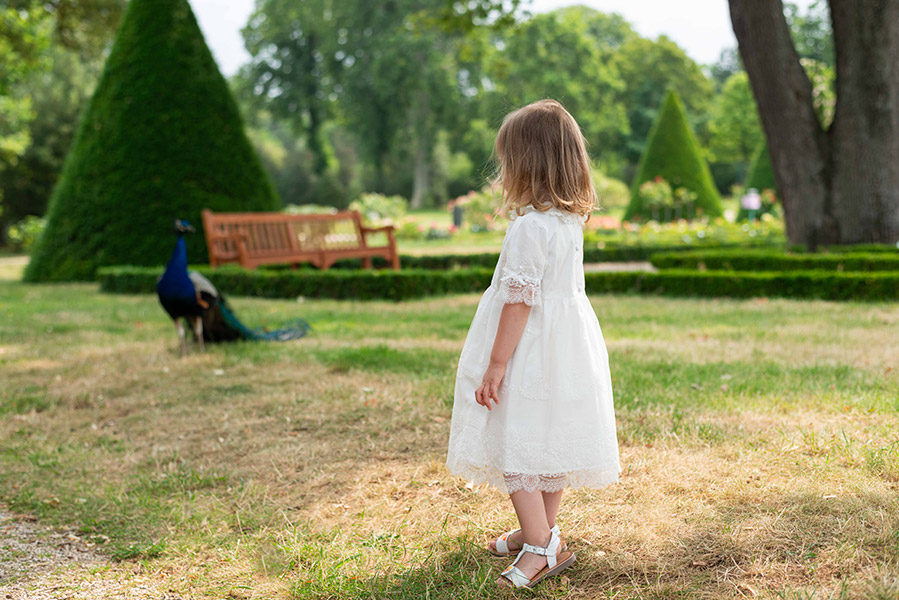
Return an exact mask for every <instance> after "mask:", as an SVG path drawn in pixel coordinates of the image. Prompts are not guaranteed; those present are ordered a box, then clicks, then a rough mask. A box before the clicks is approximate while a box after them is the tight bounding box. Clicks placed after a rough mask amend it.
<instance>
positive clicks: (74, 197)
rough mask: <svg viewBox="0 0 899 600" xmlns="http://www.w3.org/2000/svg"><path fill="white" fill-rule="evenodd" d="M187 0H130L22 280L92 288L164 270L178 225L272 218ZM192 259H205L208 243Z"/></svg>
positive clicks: (272, 202)
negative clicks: (121, 271)
mask: <svg viewBox="0 0 899 600" xmlns="http://www.w3.org/2000/svg"><path fill="white" fill-rule="evenodd" d="M278 207H279V200H278V198H277V196H276V194H275V191H274V188H273V187H272V184H271V182H270V180H269V178H268V176H267V175H266V174H265V172H264V171H263V169H262V166H261V164H260V161H259V158H258V157H257V156H256V154H255V153H254V152H253V150H252V148H251V146H250V143H249V141H248V140H247V137H246V134H245V132H244V126H243V122H242V120H241V117H240V114H239V112H238V108H237V105H236V103H235V102H234V99H233V98H232V96H231V93H230V91H229V89H228V85H227V83H226V82H225V80H224V78H223V77H222V76H221V74H220V73H219V71H218V68H217V66H216V64H215V61H214V60H213V58H212V55H211V54H210V52H209V49H208V48H207V46H206V43H205V41H204V40H203V36H202V34H201V33H200V29H199V27H198V26H197V22H196V19H195V18H194V15H193V13H192V12H191V9H190V6H189V4H188V2H187V0H131V2H129V3H128V8H127V11H126V13H125V17H124V20H123V22H122V25H121V28H120V29H119V32H118V35H117V36H116V40H115V43H114V44H113V46H112V50H111V52H110V55H109V58H108V59H107V61H106V65H105V67H104V71H103V75H102V77H101V78H100V81H99V83H98V84H97V89H96V91H95V92H94V95H93V98H92V99H91V101H90V103H89V104H88V107H87V109H86V110H85V113H84V115H83V116H82V119H81V122H80V124H79V128H78V132H77V134H76V136H75V140H74V141H73V143H72V147H71V150H70V152H69V154H68V156H67V158H66V161H65V166H64V167H63V171H62V174H61V176H60V179H59V182H58V184H57V186H56V189H55V190H54V193H53V197H52V199H51V202H50V207H49V210H48V215H47V217H48V219H47V227H46V230H45V232H44V235H43V236H41V238H40V240H39V241H38V243H37V244H36V246H35V248H34V251H33V252H32V256H31V261H30V263H29V265H28V268H27V269H26V272H25V278H26V279H27V280H29V281H56V280H74V279H92V278H93V277H94V274H95V271H96V269H97V267H98V266H102V265H111V264H123V263H127V264H146V265H153V264H159V263H161V262H164V261H165V260H166V259H167V258H168V256H169V254H170V253H171V250H172V243H173V239H174V238H173V235H172V224H173V222H174V220H175V218H176V217H177V218H183V219H188V220H190V221H191V222H193V223H194V224H195V225H197V226H199V224H200V212H201V211H202V209H204V208H209V209H212V210H214V211H265V210H276V209H277V208H278ZM187 243H188V254H189V255H190V256H191V257H193V258H194V259H195V260H198V261H204V260H206V257H207V250H206V244H205V241H204V239H203V236H193V238H192V239H189V240H188V242H187Z"/></svg>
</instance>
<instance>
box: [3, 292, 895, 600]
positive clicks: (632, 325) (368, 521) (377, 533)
mask: <svg viewBox="0 0 899 600" xmlns="http://www.w3.org/2000/svg"><path fill="white" fill-rule="evenodd" d="M476 302H477V298H476V297H474V296H459V297H452V298H445V299H430V300H425V301H420V302H410V303H400V304H391V303H380V302H373V303H353V302H344V303H341V302H330V301H318V302H305V303H301V304H298V303H291V302H283V301H263V300H250V299H237V300H236V301H235V304H236V305H237V308H238V310H239V311H240V313H241V315H242V316H244V318H245V319H246V320H247V321H249V322H251V324H256V323H272V322H276V321H279V320H288V319H291V318H293V317H295V316H302V317H304V318H307V319H308V320H310V322H311V323H312V324H313V327H314V330H313V333H312V334H311V335H310V337H308V338H306V339H304V340H299V341H296V342H291V343H288V344H251V343H240V344H234V345H230V346H221V347H216V348H212V349H210V351H209V352H208V353H207V354H205V355H201V354H196V353H195V354H191V355H190V356H188V357H187V358H186V359H184V360H180V359H178V358H177V352H176V349H177V345H176V340H175V336H174V331H173V328H172V327H171V325H170V324H169V323H168V322H167V320H166V319H165V318H164V315H163V313H162V311H161V309H159V308H158V306H157V305H156V301H155V299H154V298H151V297H127V296H125V297H123V296H104V295H100V294H98V293H96V291H95V288H94V287H93V286H89V285H60V286H24V285H21V284H17V283H0V315H3V316H4V320H3V321H0V369H2V378H3V389H2V391H0V500H2V501H5V502H6V503H7V504H9V505H10V506H11V507H12V508H14V509H16V510H19V511H30V512H33V513H34V514H36V515H38V516H39V518H40V519H41V520H42V521H43V522H46V523H57V524H69V525H74V526H77V527H79V528H80V530H81V532H82V535H83V536H85V537H86V538H88V539H92V540H94V541H95V542H96V543H97V544H98V545H99V547H100V548H105V552H106V553H107V555H108V556H110V557H111V558H112V559H114V560H117V561H123V562H119V563H116V566H115V568H114V569H110V571H109V572H110V573H113V572H115V573H117V574H118V575H116V577H117V578H119V579H121V576H120V574H121V572H122V569H123V568H124V569H126V570H130V572H131V573H133V574H134V575H135V577H137V578H139V579H140V580H141V581H148V580H151V581H153V582H155V583H154V585H156V586H157V587H159V589H167V590H169V591H170V592H171V593H172V594H183V595H185V596H190V597H216V598H218V597H232V598H251V597H252V598H272V597H291V596H293V597H300V598H424V597H430V598H454V599H455V598H480V597H494V596H496V597H503V596H506V595H508V594H506V593H500V592H498V591H497V590H495V589H494V588H493V586H492V579H493V578H494V577H495V575H496V573H497V572H498V570H499V569H500V568H501V567H503V566H505V564H506V562H507V561H503V560H497V559H492V558H489V556H488V555H487V554H486V553H485V552H484V551H483V549H482V546H483V544H484V543H485V542H486V540H487V539H488V538H489V537H491V536H493V535H496V534H497V533H498V532H500V531H503V530H505V529H506V528H508V527H510V526H512V525H513V524H514V522H513V516H512V513H511V511H510V506H509V503H508V500H507V499H506V498H504V497H503V496H501V495H500V494H499V493H497V492H495V491H493V490H490V489H487V488H479V487H475V488H471V487H466V486H465V483H464V482H462V481H459V480H457V479H455V478H453V477H451V476H449V475H448V473H447V472H446V470H445V468H444V467H443V458H444V455H443V452H444V448H445V443H446V437H447V433H448V425H449V414H450V408H451V402H452V398H451V393H452V379H453V375H454V373H453V368H454V364H455V360H456V357H457V354H458V351H459V349H460V348H461V344H462V341H463V340H464V337H465V334H466V331H467V326H468V323H469V322H470V319H471V316H472V314H473V310H474V307H475V305H476ZM594 305H595V307H596V309H597V313H598V315H599V317H600V320H601V322H602V323H603V327H604V331H605V335H606V338H607V342H608V344H609V347H610V350H611V360H612V368H613V376H614V383H615V388H616V393H617V398H616V404H617V415H618V426H619V439H620V442H621V458H622V464H623V467H624V471H623V473H622V477H621V482H620V484H618V485H615V486H612V487H609V488H607V489H605V490H601V491H588V490H580V491H575V492H572V493H569V494H568V495H567V498H566V500H565V502H564V504H563V509H562V514H561V516H560V523H561V526H562V528H563V531H564V532H565V534H566V535H567V536H568V537H569V541H570V543H571V545H572V547H573V549H574V550H575V551H576V552H577V553H578V563H577V565H576V567H575V568H574V569H572V570H571V571H570V572H568V573H567V574H566V575H565V576H563V577H560V578H558V579H556V580H554V581H550V582H548V583H547V584H546V585H544V586H543V587H542V588H541V589H539V590H538V591H537V592H536V593H530V592H529V593H527V594H526V595H529V596H536V597H572V598H678V597H683V598H743V597H769V598H785V599H786V598H790V599H792V598H796V599H805V598H809V599H810V598H874V597H881V598H896V597H899V581H897V577H899V495H897V492H899V435H897V425H899V416H897V414H899V403H897V397H899V382H897V379H896V377H895V375H894V374H893V372H892V369H893V368H894V367H895V366H896V362H897V360H896V359H897V354H899V350H897V343H896V342H895V339H896V336H895V335H894V334H895V333H896V332H895V327H896V324H897V322H899V307H896V306H895V305H888V304H882V305H871V304H833V303H825V302H788V301H771V302H758V301H709V300H670V299H645V298H633V297H610V296H604V297H596V298H595V299H594ZM107 537H108V538H109V540H108V541H106V540H105V538H107ZM41 576H42V574H40V573H35V574H34V577H37V578H40V577H41ZM103 576H104V575H103V572H102V571H100V572H97V573H93V574H92V578H93V580H94V581H96V580H97V578H100V579H102V578H103ZM126 579H127V578H126ZM38 580H39V579H38ZM36 581H37V580H36ZM26 584H27V582H26ZM17 585H25V584H23V583H22V582H19V583H18V584H17ZM160 586H161V587H160Z"/></svg>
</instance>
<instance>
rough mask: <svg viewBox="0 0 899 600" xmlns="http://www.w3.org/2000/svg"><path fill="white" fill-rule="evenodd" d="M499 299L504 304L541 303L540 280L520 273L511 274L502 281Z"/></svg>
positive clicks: (504, 276)
mask: <svg viewBox="0 0 899 600" xmlns="http://www.w3.org/2000/svg"><path fill="white" fill-rule="evenodd" d="M499 297H500V299H501V300H502V301H503V303H504V304H521V303H524V304H527V305H528V306H534V305H535V304H539V303H540V280H539V279H537V278H535V277H528V276H526V275H521V274H519V273H509V274H506V275H503V277H502V279H500V285H499Z"/></svg>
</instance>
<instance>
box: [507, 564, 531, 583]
mask: <svg viewBox="0 0 899 600" xmlns="http://www.w3.org/2000/svg"><path fill="white" fill-rule="evenodd" d="M501 576H502V577H505V578H506V579H508V580H509V581H510V582H511V583H512V585H514V586H515V587H517V588H522V587H527V586H528V585H529V584H530V583H531V580H530V579H528V577H527V576H526V575H525V574H524V573H522V572H521V569H519V568H518V567H516V566H515V565H512V566H511V567H509V568H508V569H506V570H505V571H503V572H502V573H501Z"/></svg>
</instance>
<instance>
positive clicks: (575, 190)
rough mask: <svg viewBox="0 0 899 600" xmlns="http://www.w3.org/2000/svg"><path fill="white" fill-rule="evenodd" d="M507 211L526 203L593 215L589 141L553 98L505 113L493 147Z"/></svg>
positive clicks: (496, 180) (543, 208)
mask: <svg viewBox="0 0 899 600" xmlns="http://www.w3.org/2000/svg"><path fill="white" fill-rule="evenodd" d="M493 152H494V155H495V157H496V159H497V163H498V169H499V172H498V173H497V175H496V177H495V178H494V183H496V184H498V185H500V186H501V189H502V203H501V206H500V210H501V211H502V212H503V213H506V212H510V211H513V210H514V211H515V212H516V214H519V215H520V214H522V212H523V210H524V208H525V207H526V206H529V205H530V206H533V207H534V209H535V210H538V211H540V212H545V211H547V210H549V209H551V208H557V209H559V210H564V211H568V212H571V213H574V214H578V215H581V216H586V217H588V218H589V216H590V214H591V213H592V212H593V209H594V207H595V206H596V190H595V189H594V188H593V181H592V180H591V177H590V162H589V158H588V156H587V143H586V141H585V140H584V134H583V133H581V128H580V127H579V126H578V124H577V121H575V120H574V117H572V116H571V115H570V114H569V113H568V111H567V110H565V108H564V107H563V106H562V105H561V104H559V103H558V102H556V101H555V100H538V101H537V102H534V103H532V104H528V105H527V106H524V107H522V108H519V109H518V110H516V111H514V112H511V113H509V114H508V115H506V118H505V119H503V124H502V126H501V127H500V128H499V133H498V134H497V136H496V144H495V145H494V147H493Z"/></svg>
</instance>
